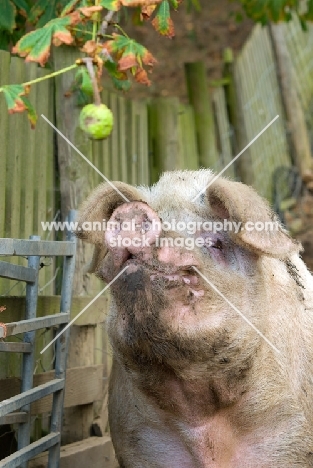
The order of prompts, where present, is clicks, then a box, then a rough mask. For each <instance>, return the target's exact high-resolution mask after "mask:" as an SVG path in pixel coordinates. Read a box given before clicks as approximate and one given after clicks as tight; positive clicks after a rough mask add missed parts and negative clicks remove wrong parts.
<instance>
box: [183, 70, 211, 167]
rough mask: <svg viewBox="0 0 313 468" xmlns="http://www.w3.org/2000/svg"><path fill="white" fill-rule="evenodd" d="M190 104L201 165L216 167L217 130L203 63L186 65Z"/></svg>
mask: <svg viewBox="0 0 313 468" xmlns="http://www.w3.org/2000/svg"><path fill="white" fill-rule="evenodd" d="M185 73H186V82H187V89H188V95H189V102H190V104H191V105H192V106H193V108H194V111H195V122H196V131H197V141H198V148H199V158H200V165H201V166H202V167H214V166H215V165H216V163H217V159H218V156H217V153H216V145H215V130H214V116H213V109H212V102H211V97H210V93H209V84H208V79H207V75H206V69H205V65H204V63H203V62H193V63H186V64H185Z"/></svg>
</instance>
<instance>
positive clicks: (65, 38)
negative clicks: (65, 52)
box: [52, 30, 74, 47]
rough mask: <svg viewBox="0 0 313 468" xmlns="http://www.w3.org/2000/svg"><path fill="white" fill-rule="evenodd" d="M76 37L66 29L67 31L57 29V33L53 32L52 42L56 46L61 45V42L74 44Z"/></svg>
mask: <svg viewBox="0 0 313 468" xmlns="http://www.w3.org/2000/svg"><path fill="white" fill-rule="evenodd" d="M73 40H74V38H73V36H72V34H71V33H70V32H69V31H67V30H65V31H57V32H56V33H54V34H53V37H52V43H53V45H55V46H57V47H58V46H60V45H61V44H67V45H69V44H72V42H73Z"/></svg>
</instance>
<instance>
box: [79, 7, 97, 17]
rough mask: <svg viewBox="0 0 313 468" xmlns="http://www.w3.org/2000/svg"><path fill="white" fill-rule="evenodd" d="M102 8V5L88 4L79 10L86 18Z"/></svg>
mask: <svg viewBox="0 0 313 468" xmlns="http://www.w3.org/2000/svg"><path fill="white" fill-rule="evenodd" d="M102 9H103V7H102V6H100V5H97V6H90V7H82V8H79V11H80V12H81V13H82V14H83V15H84V16H86V17H87V18H91V17H92V15H93V14H94V13H98V12H99V11H101V10H102Z"/></svg>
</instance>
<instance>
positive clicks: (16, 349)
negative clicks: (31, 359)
mask: <svg viewBox="0 0 313 468" xmlns="http://www.w3.org/2000/svg"><path fill="white" fill-rule="evenodd" d="M1 330H2V329H1V328H0V332H1ZM32 349H33V347H32V345H31V344H30V343H15V342H10V341H0V352H4V353H31V352H32Z"/></svg>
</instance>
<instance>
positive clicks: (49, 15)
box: [36, 0, 56, 29]
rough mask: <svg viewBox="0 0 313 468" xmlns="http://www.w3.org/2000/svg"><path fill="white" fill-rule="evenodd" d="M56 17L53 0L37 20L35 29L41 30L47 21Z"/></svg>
mask: <svg viewBox="0 0 313 468" xmlns="http://www.w3.org/2000/svg"><path fill="white" fill-rule="evenodd" d="M55 17H56V2H55V0H53V1H52V2H50V3H49V5H48V6H47V8H46V9H45V11H44V12H43V14H42V15H41V17H40V18H39V20H38V21H37V22H36V28H37V29H39V28H43V27H44V26H45V25H46V24H47V23H49V21H51V20H53V19H54V18H55Z"/></svg>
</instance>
